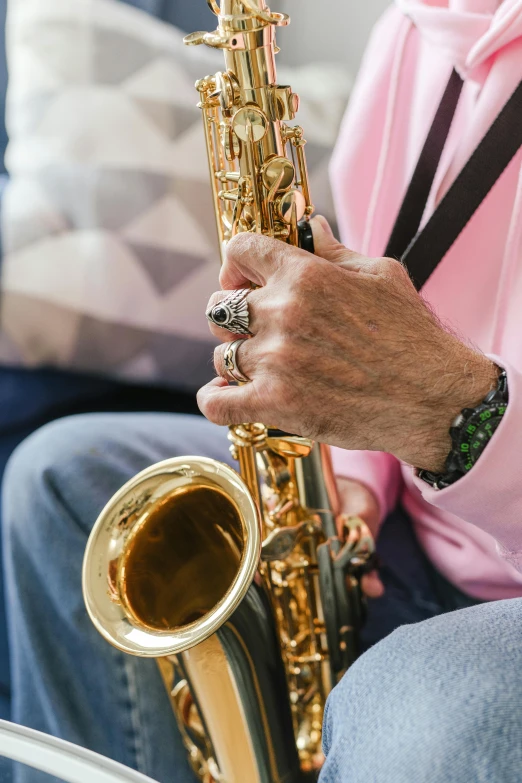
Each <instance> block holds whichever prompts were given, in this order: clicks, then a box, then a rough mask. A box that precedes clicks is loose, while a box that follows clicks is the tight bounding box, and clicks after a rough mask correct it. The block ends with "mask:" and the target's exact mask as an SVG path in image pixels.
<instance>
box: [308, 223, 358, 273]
mask: <svg viewBox="0 0 522 783" xmlns="http://www.w3.org/2000/svg"><path fill="white" fill-rule="evenodd" d="M310 225H311V227H312V232H313V235H314V247H315V255H316V256H320V257H321V258H324V259H325V261H333V262H334V263H339V261H344V254H345V252H346V248H345V247H344V246H343V245H341V243H340V242H338V241H337V239H336V238H335V237H334V234H333V231H332V229H331V228H330V224H329V223H328V221H327V219H326V218H325V217H323V216H322V215H316V217H314V218H312V220H311V221H310ZM348 252H349V251H348Z"/></svg>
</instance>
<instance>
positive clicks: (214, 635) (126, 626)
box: [83, 0, 373, 783]
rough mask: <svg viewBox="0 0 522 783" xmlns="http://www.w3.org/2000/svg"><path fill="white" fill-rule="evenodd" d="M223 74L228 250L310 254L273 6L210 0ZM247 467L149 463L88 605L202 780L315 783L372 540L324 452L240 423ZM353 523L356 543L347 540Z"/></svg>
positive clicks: (219, 186)
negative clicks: (163, 709)
mask: <svg viewBox="0 0 522 783" xmlns="http://www.w3.org/2000/svg"><path fill="white" fill-rule="evenodd" d="M207 2H208V4H209V6H210V8H211V10H212V11H213V12H214V13H215V14H216V16H217V17H218V20H219V24H218V28H217V30H216V31H215V32H211V33H203V32H197V33H194V34H192V35H189V36H187V38H186V39H185V42H186V43H187V44H190V45H197V44H206V45H207V46H211V47H215V48H218V49H222V50H223V52H224V55H225V70H224V71H223V72H220V73H216V74H215V75H214V76H207V77H205V78H204V79H202V80H200V81H199V82H198V83H197V85H196V87H197V90H198V91H199V95H200V104H199V105H200V108H201V109H202V114H203V122H204V129H205V137H206V142H207V150H208V158H209V164H210V179H211V185H212V191H213V195H214V204H215V209H216V220H217V230H218V235H219V240H220V246H221V249H222V252H223V248H225V247H226V243H227V241H228V240H230V238H231V237H233V236H234V235H235V234H236V233H238V232H243V231H250V232H257V233H262V234H267V235H270V236H272V237H275V238H277V239H279V240H281V241H283V242H287V243H289V244H292V245H300V246H301V247H304V248H305V249H308V250H313V238H312V233H311V230H310V225H309V217H310V215H311V214H312V212H313V206H312V203H311V200H310V193H309V187H308V175H307V169H306V160H305V152H304V147H305V143H306V142H305V140H304V138H303V131H302V129H301V128H300V127H298V126H294V127H291V126H289V125H288V124H287V122H288V121H291V120H293V119H294V117H295V115H296V112H297V110H298V106H299V99H298V96H297V95H296V94H295V93H293V92H292V89H291V88H290V87H288V86H280V85H278V84H277V80H276V69H275V54H276V53H277V51H278V49H277V47H276V42H275V31H276V28H277V27H281V26H285V25H287V24H288V23H289V21H290V20H289V18H288V16H287V15H285V14H280V13H273V12H271V11H270V10H269V8H268V7H267V6H266V4H265V0H222V1H221V5H219V4H218V0H207ZM229 439H230V442H231V452H232V455H233V457H234V458H235V459H236V460H237V461H238V463H239V472H236V471H235V470H233V469H232V468H230V467H228V466H227V465H225V464H222V463H220V462H217V461H215V460H211V459H206V458H202V457H182V458H175V459H170V460H166V461H165V462H161V463H159V464H157V465H153V466H152V467H150V468H148V469H147V470H145V471H143V472H142V473H140V474H139V475H138V476H136V477H135V478H133V479H132V480H131V481H129V482H128V483H127V484H126V485H125V486H124V487H123V488H122V489H121V490H120V491H119V492H118V493H117V494H116V495H115V497H113V498H112V500H111V501H110V502H109V503H108V505H107V506H106V507H105V509H104V510H103V511H102V512H101V514H100V516H99V518H98V520H97V522H96V524H95V526H94V529H93V531H92V534H91V536H90V539H89V542H88V545H87V550H86V554H85V560H84V567H83V589H84V597H85V603H86V606H87V610H88V612H89V614H90V616H91V619H92V621H93V622H94V625H95V626H96V628H97V629H98V630H99V631H100V633H101V634H102V635H103V636H104V637H105V638H106V639H107V640H108V641H109V642H110V643H112V644H113V645H114V646H116V647H117V648H119V649H120V650H123V651H124V652H127V653H130V654H133V655H139V656H143V657H151V658H156V659H157V660H158V664H159V668H160V671H161V674H162V676H163V679H164V682H165V685H166V687H167V690H168V693H169V696H170V701H171V704H172V708H173V710H174V713H175V716H176V719H177V722H178V725H179V728H180V731H181V734H182V738H183V741H184V744H185V746H186V749H187V753H188V755H189V759H190V762H191V765H192V767H193V769H194V771H195V773H196V777H197V778H198V779H199V780H200V781H202V783H279V782H280V781H281V783H283V782H284V783H301V782H302V781H304V780H309V779H310V780H314V779H315V778H316V775H317V770H318V768H319V766H320V763H321V731H322V719H323V713H324V708H325V703H326V699H327V696H328V694H329V692H330V691H331V689H332V687H333V686H334V685H335V684H336V682H337V681H338V680H339V678H340V677H341V676H342V674H343V673H344V671H346V669H347V668H348V666H350V664H351V663H352V662H353V661H354V660H355V658H356V657H357V654H358V631H359V628H360V626H361V623H362V621H363V610H364V603H363V599H362V594H361V589H360V577H361V574H362V573H363V572H364V570H365V569H367V568H369V567H370V564H371V561H372V557H373V554H372V553H373V543H372V539H371V536H370V533H369V531H368V529H367V528H366V526H365V525H364V523H363V522H362V520H360V519H358V518H350V519H340V518H339V500H338V497H337V494H336V486H335V480H334V476H333V472H332V468H331V463H330V454H329V450H328V448H327V447H326V446H324V445H321V444H317V443H314V442H312V441H310V440H308V439H306V438H303V437H298V436H296V435H289V434H287V433H284V432H280V431H277V430H274V429H271V428H270V427H267V426H265V425H263V424H260V423H251V424H243V425H241V426H233V427H230V431H229ZM341 529H342V530H343V533H342V538H339V531H340V530H341Z"/></svg>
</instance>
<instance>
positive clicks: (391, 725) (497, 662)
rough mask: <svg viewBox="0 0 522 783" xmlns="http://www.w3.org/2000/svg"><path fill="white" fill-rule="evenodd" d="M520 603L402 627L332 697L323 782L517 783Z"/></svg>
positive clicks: (521, 718) (521, 729)
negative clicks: (464, 782)
mask: <svg viewBox="0 0 522 783" xmlns="http://www.w3.org/2000/svg"><path fill="white" fill-rule="evenodd" d="M521 666H522V599H514V600H510V601H499V602H495V603H491V604H485V605H480V606H477V607H472V608H471V609H464V610H461V611H458V612H453V613H451V614H448V615H444V616H441V617H437V618H434V619H432V620H428V621H426V622H423V623H418V624H415V625H410V626H403V627H402V628H400V629H399V630H397V631H395V632H394V633H393V634H391V635H390V636H389V637H388V638H387V639H385V640H383V641H382V642H380V643H379V644H377V645H376V646H375V647H374V648H372V649H371V650H369V651H368V652H367V653H365V654H364V655H363V656H362V657H361V658H360V659H359V661H357V663H356V664H355V665H354V666H353V667H352V668H351V669H350V671H349V672H348V673H347V675H346V676H345V677H344V679H343V680H342V681H341V683H340V684H339V685H338V686H337V688H336V689H335V690H334V692H333V693H332V695H331V697H330V700H329V705H328V710H327V715H326V726H325V740H326V742H325V750H326V751H327V753H328V758H327V762H326V764H325V767H324V769H323V773H322V776H321V783H332V782H333V781H335V783H344V782H345V781H346V782H348V781H349V783H370V781H371V783H381V781H382V783H384V782H385V781H386V783H424V781H426V783H463V781H466V783H497V782H498V783H515V781H518V780H519V779H520V768H521V765H522V746H521V743H520V736H522V683H521V682H520V680H521V678H520V676H519V672H520V668H521Z"/></svg>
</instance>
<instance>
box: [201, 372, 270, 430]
mask: <svg viewBox="0 0 522 783" xmlns="http://www.w3.org/2000/svg"><path fill="white" fill-rule="evenodd" d="M197 400H198V405H199V409H200V411H201V413H202V414H203V415H204V416H206V418H207V419H208V420H209V421H211V422H213V423H214V424H220V425H222V426H224V425H226V424H229V425H234V424H244V423H245V422H247V421H263V419H264V418H265V417H264V415H263V414H264V411H263V410H261V408H260V406H259V402H258V399H257V389H256V386H255V382H253V383H247V384H245V385H244V386H230V385H229V384H228V383H227V381H225V380H224V379H223V378H214V380H213V381H211V382H210V383H207V385H206V386H203V388H202V389H200V390H199V392H198V395H197Z"/></svg>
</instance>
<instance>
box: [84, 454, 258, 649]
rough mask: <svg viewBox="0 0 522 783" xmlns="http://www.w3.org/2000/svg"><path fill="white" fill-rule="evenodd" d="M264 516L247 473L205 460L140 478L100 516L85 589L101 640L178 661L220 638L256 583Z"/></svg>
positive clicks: (181, 462) (157, 468)
mask: <svg viewBox="0 0 522 783" xmlns="http://www.w3.org/2000/svg"><path fill="white" fill-rule="evenodd" d="M260 553H261V535H260V525H259V518H258V512H257V509H256V506H255V504H254V502H253V501H252V497H251V494H250V493H249V491H248V489H247V487H246V485H245V483H244V482H243V480H242V479H241V477H240V476H239V475H238V474H237V473H236V472H235V471H234V470H232V469H231V468H229V467H228V466H227V465H225V464H223V463H220V462H216V461H214V460H210V459H204V458H200V457H183V458H178V459H170V460H166V461H165V462H161V463H159V464H157V465H153V466H152V467H151V468H148V469H147V470H144V471H143V472H142V473H139V474H138V475H137V476H135V477H134V478H133V479H132V480H131V481H129V482H128V483H127V484H125V486H124V487H122V489H121V490H120V491H119V492H118V493H117V494H116V495H115V496H114V497H113V498H112V499H111V501H110V502H109V503H108V505H107V506H106V507H105V508H104V510H103V511H102V512H101V514H100V516H99V519H98V522H97V524H96V527H95V530H94V533H93V535H92V536H91V538H90V539H89V543H88V547H87V550H86V554H85V560H84V569H83V589H84V596H85V602H86V606H87V610H88V612H89V615H90V617H91V619H92V621H93V623H94V625H95V626H96V628H97V629H98V631H99V632H100V633H101V634H102V636H104V637H105V639H107V641H109V642H110V643H111V644H113V645H114V646H115V647H117V648H118V649H120V650H122V651H123V652H126V653H130V654H132V655H139V656H141V657H151V658H158V657H161V656H167V655H174V654H177V653H180V652H183V651H184V650H187V649H189V648H192V647H193V646H195V645H198V644H199V643H201V642H203V641H204V640H205V639H207V638H209V637H210V636H212V635H213V634H214V633H215V632H216V631H217V630H218V628H220V627H221V626H222V625H223V623H225V622H226V621H227V620H228V618H229V617H230V616H231V615H232V614H233V613H234V611H235V610H236V609H237V607H238V606H239V604H240V603H241V601H242V600H243V598H244V596H245V594H246V592H247V590H248V588H249V587H250V585H251V583H252V581H253V578H254V575H255V572H256V569H257V567H258V563H259V558H260Z"/></svg>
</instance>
